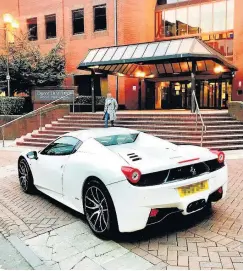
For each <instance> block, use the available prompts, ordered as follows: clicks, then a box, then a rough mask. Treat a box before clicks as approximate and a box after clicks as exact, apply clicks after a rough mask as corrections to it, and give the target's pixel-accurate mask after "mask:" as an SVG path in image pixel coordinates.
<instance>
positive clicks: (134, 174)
mask: <svg viewBox="0 0 243 271" xmlns="http://www.w3.org/2000/svg"><path fill="white" fill-rule="evenodd" d="M121 170H122V172H123V174H124V175H125V176H126V178H127V179H128V180H129V182H130V183H132V184H136V183H138V182H139V180H140V178H141V172H140V170H138V169H136V168H132V167H122V168H121Z"/></svg>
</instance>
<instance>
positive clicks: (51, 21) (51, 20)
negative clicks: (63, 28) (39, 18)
mask: <svg viewBox="0 0 243 271" xmlns="http://www.w3.org/2000/svg"><path fill="white" fill-rule="evenodd" d="M45 21H46V39H52V38H56V36H57V29H56V15H55V14H52V15H47V16H45Z"/></svg>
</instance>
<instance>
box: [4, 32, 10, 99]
mask: <svg viewBox="0 0 243 271" xmlns="http://www.w3.org/2000/svg"><path fill="white" fill-rule="evenodd" d="M5 39H6V50H7V61H6V65H7V76H6V79H7V82H8V97H10V96H11V93H10V74H9V43H8V29H7V27H6V28H5Z"/></svg>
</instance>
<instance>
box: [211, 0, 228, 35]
mask: <svg viewBox="0 0 243 271" xmlns="http://www.w3.org/2000/svg"><path fill="white" fill-rule="evenodd" d="M225 29H226V2H215V3H213V31H215V32H217V31H225Z"/></svg>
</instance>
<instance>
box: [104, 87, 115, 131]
mask: <svg viewBox="0 0 243 271" xmlns="http://www.w3.org/2000/svg"><path fill="white" fill-rule="evenodd" d="M117 109H118V103H117V101H116V99H115V98H113V97H112V95H111V93H110V92H109V93H107V98H106V100H105V108H104V120H105V127H106V128H107V127H108V121H109V120H110V122H111V126H114V121H115V120H116V111H117Z"/></svg>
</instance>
